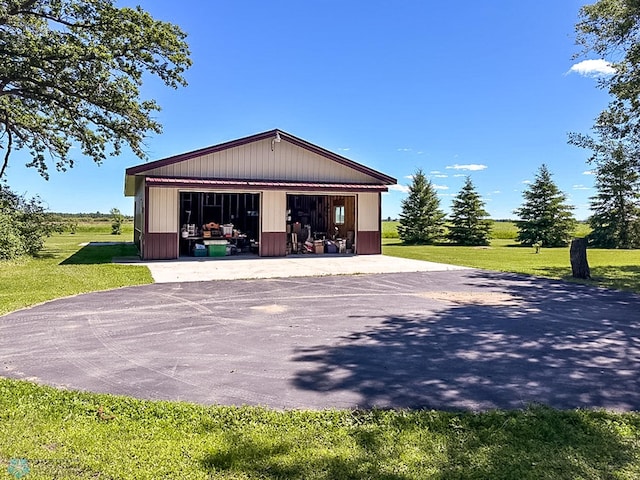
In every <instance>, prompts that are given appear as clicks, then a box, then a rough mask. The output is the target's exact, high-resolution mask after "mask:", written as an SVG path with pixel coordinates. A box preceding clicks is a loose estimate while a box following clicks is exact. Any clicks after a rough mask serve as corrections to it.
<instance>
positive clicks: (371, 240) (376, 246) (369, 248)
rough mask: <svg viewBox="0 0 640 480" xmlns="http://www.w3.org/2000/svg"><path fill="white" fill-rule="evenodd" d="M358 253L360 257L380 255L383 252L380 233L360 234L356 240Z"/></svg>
mask: <svg viewBox="0 0 640 480" xmlns="http://www.w3.org/2000/svg"><path fill="white" fill-rule="evenodd" d="M356 253H357V254H358V255H379V254H381V253H382V250H381V239H380V231H373V232H360V231H359V232H358V235H357V238H356Z"/></svg>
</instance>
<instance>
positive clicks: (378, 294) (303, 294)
mask: <svg viewBox="0 0 640 480" xmlns="http://www.w3.org/2000/svg"><path fill="white" fill-rule="evenodd" d="M0 351H1V352H2V356H1V357H0V374H1V375H4V376H8V377H14V378H23V379H30V380H33V381H36V382H40V383H45V384H50V385H55V386H61V387H66V388H72V389H83V390H91V391H96V392H109V393H116V394H126V395H132V396H135V397H140V398H153V399H171V400H187V401H193V402H200V403H206V404H234V405H241V404H258V405H265V406H270V407H274V408H325V407H338V408H350V407H371V406H379V407H428V408H439V409H473V410H484V409H491V408H521V407H525V406H526V405H527V404H529V403H532V402H541V403H544V404H548V405H550V406H553V407H558V408H573V407H603V408H608V409H614V410H621V411H624V410H638V409H640V386H639V385H638V371H639V370H638V369H639V367H640V296H637V295H633V294H628V293H623V292H613V291H608V290H602V289H597V288H590V287H584V286H579V285H571V284H566V283H562V282H555V281H549V280H543V279H535V278H530V277H523V276H518V275H511V274H501V273H494V272H485V271H479V270H460V271H446V272H418V273H395V274H380V275H361V276H333V277H315V278H295V279H294V278H290V279H270V280H234V281H225V282H200V283H166V284H154V285H147V286H141V287H130V288H123V289H120V290H113V291H108V292H100V293H93V294H87V295H80V296H77V297H73V298H67V299H61V300H56V301H53V302H49V303H46V304H43V305H39V306H36V307H33V308H31V309H27V310H22V311H18V312H14V313H11V314H9V315H6V316H4V317H0Z"/></svg>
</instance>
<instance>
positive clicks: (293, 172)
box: [146, 139, 379, 184]
mask: <svg viewBox="0 0 640 480" xmlns="http://www.w3.org/2000/svg"><path fill="white" fill-rule="evenodd" d="M146 174H147V175H151V176H153V175H158V176H168V177H187V178H221V179H223V178H230V179H242V180H283V181H301V182H332V183H334V182H335V183H372V184H378V183H379V180H376V179H374V178H372V177H370V176H369V175H366V174H364V173H362V172H359V171H357V170H354V169H352V168H350V167H346V166H344V165H341V164H339V163H337V162H334V161H333V160H330V159H328V158H325V157H323V156H322V155H318V154H316V153H313V152H310V151H308V150H306V149H304V148H301V147H298V146H297V145H294V144H292V143H289V142H287V141H285V140H284V139H283V140H282V141H281V142H280V143H275V144H274V145H273V150H271V140H270V139H266V140H261V141H258V142H253V143H249V144H246V145H242V146H239V147H234V148H230V149H228V150H223V151H220V152H215V153H211V154H209V155H203V156H201V157H196V158H192V159H190V160H185V161H182V162H178V163H174V164H172V165H168V166H166V167H160V168H155V169H152V170H149V171H148V172H146Z"/></svg>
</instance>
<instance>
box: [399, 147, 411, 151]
mask: <svg viewBox="0 0 640 480" xmlns="http://www.w3.org/2000/svg"><path fill="white" fill-rule="evenodd" d="M398 151H399V152H410V151H411V149H410V148H399V149H398Z"/></svg>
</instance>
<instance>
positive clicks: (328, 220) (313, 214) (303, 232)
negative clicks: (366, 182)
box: [180, 192, 356, 257]
mask: <svg viewBox="0 0 640 480" xmlns="http://www.w3.org/2000/svg"><path fill="white" fill-rule="evenodd" d="M286 202H287V203H286V208H287V211H286V216H287V218H286V232H287V236H286V238H287V240H286V241H287V245H286V253H287V255H291V254H301V253H315V254H320V253H343V254H347V253H355V247H356V245H355V225H356V208H355V206H356V198H355V196H338V195H306V194H288V195H287V200H286ZM180 233H181V235H180V255H181V256H201V257H204V256H214V257H217V256H227V255H240V254H254V255H255V254H258V253H259V245H260V244H259V241H260V238H259V235H260V194H257V193H217V192H181V193H180Z"/></svg>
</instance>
